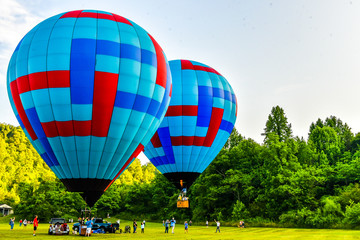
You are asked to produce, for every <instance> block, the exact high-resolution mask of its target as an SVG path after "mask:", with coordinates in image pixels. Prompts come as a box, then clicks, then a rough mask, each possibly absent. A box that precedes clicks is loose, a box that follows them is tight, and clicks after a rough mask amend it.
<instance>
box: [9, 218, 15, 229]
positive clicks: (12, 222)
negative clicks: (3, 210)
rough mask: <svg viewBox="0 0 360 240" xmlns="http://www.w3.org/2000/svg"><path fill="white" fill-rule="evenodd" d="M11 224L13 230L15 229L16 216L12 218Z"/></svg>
mask: <svg viewBox="0 0 360 240" xmlns="http://www.w3.org/2000/svg"><path fill="white" fill-rule="evenodd" d="M9 225H10V230H13V229H14V225H15V217H14V218H10V222H9Z"/></svg>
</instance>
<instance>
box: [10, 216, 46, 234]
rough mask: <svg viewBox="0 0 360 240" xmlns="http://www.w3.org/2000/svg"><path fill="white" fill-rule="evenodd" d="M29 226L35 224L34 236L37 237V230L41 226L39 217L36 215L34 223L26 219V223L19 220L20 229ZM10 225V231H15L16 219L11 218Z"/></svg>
mask: <svg viewBox="0 0 360 240" xmlns="http://www.w3.org/2000/svg"><path fill="white" fill-rule="evenodd" d="M28 224H33V225H34V232H33V235H34V236H35V234H36V230H37V228H38V225H39V222H38V216H37V215H36V216H35V218H34V220H33V221H28V220H26V219H24V221H23V220H22V219H20V220H19V225H20V227H21V226H22V225H24V227H26V226H27V225H28ZM9 225H10V230H13V229H14V226H15V217H13V218H10V222H9Z"/></svg>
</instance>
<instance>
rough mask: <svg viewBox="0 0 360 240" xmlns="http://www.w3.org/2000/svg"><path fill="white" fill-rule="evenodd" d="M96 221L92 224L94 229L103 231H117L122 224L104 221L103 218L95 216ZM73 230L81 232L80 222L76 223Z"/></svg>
mask: <svg viewBox="0 0 360 240" xmlns="http://www.w3.org/2000/svg"><path fill="white" fill-rule="evenodd" d="M93 221H94V223H93V225H92V227H91V228H92V230H99V229H100V230H101V231H102V232H104V233H106V232H109V233H115V232H116V231H117V230H119V227H120V225H119V224H118V223H110V222H104V221H103V219H102V218H94V220H93ZM72 228H73V230H74V231H76V232H79V230H80V223H74V225H73V227H72Z"/></svg>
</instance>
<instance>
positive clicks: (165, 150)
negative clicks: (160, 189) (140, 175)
mask: <svg viewBox="0 0 360 240" xmlns="http://www.w3.org/2000/svg"><path fill="white" fill-rule="evenodd" d="M169 65H170V69H171V75H172V81H173V90H172V96H171V101H170V106H169V108H168V110H167V113H166V115H165V118H164V119H163V121H162V122H161V124H160V127H159V129H158V130H157V131H156V133H155V134H154V136H153V137H152V139H151V141H150V142H149V144H148V145H147V146H146V147H145V151H144V153H145V155H146V156H147V157H148V158H149V159H150V161H151V162H152V163H153V164H154V165H155V166H156V167H157V169H159V171H160V172H161V173H163V174H164V175H165V176H166V177H167V178H168V179H169V180H170V181H172V182H173V183H175V185H176V186H177V187H178V188H180V187H181V186H180V180H182V182H183V184H184V186H187V187H190V185H191V184H192V183H193V181H195V179H196V178H197V177H198V176H199V175H200V173H202V172H203V171H204V170H205V169H206V167H207V166H208V165H209V164H210V163H211V161H212V160H213V159H214V158H215V157H216V155H217V154H218V153H219V151H220V150H221V148H222V147H223V146H224V144H225V143H226V140H227V139H228V137H229V136H230V134H231V131H232V129H233V127H234V124H235V120H236V115H237V103H236V97H235V94H234V92H233V90H232V88H231V86H230V84H229V83H228V82H227V80H226V79H225V78H224V77H223V76H222V75H221V74H220V73H218V72H217V71H216V70H214V69H213V68H211V67H209V66H207V65H204V64H202V63H199V62H195V61H189V60H174V61H169Z"/></svg>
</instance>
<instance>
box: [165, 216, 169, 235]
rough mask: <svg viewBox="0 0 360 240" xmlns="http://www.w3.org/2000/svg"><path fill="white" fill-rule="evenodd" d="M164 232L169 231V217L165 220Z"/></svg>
mask: <svg viewBox="0 0 360 240" xmlns="http://www.w3.org/2000/svg"><path fill="white" fill-rule="evenodd" d="M165 233H169V219H166V221H165Z"/></svg>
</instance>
